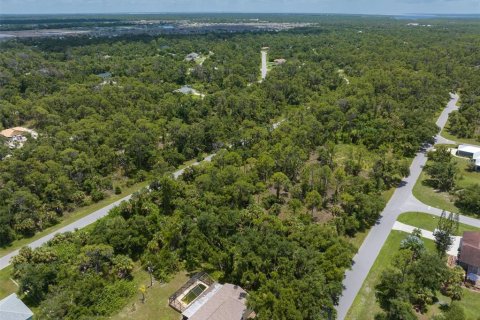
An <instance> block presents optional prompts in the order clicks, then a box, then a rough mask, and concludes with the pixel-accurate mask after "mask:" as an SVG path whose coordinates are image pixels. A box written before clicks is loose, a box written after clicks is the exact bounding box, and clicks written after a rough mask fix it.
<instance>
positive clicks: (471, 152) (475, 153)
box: [457, 144, 480, 159]
mask: <svg viewBox="0 0 480 320" xmlns="http://www.w3.org/2000/svg"><path fill="white" fill-rule="evenodd" d="M457 156H460V157H466V158H470V159H479V158H480V147H476V146H469V145H466V144H461V145H459V146H458V149H457Z"/></svg>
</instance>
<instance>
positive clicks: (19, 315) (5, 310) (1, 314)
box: [0, 293, 33, 320]
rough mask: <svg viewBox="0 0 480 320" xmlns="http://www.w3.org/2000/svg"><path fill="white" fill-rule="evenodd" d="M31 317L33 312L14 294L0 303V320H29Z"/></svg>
mask: <svg viewBox="0 0 480 320" xmlns="http://www.w3.org/2000/svg"><path fill="white" fill-rule="evenodd" d="M32 317H33V312H32V311H31V310H30V309H29V308H28V307H27V306H26V305H25V304H24V303H23V301H22V300H20V299H18V297H17V295H16V294H15V293H12V294H11V295H9V296H8V297H6V298H5V299H3V300H1V301H0V319H1V320H31V319H32Z"/></svg>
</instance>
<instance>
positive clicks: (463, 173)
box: [413, 157, 480, 212]
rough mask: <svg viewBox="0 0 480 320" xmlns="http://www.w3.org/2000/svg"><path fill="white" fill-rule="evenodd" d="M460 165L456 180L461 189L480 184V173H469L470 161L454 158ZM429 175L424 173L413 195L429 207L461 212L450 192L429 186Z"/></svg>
mask: <svg viewBox="0 0 480 320" xmlns="http://www.w3.org/2000/svg"><path fill="white" fill-rule="evenodd" d="M454 160H455V161H456V162H457V164H458V169H459V170H458V171H459V174H458V178H457V180H456V183H457V186H458V187H459V188H465V187H467V186H470V185H472V184H476V183H479V184H480V173H479V172H470V171H467V165H468V160H467V159H462V158H456V157H455V158H454ZM427 179H428V175H427V174H426V173H425V172H423V171H422V173H421V174H420V177H419V178H418V180H417V182H416V183H415V186H414V187H413V195H414V196H415V197H416V198H417V199H418V200H420V201H422V202H423V203H425V204H428V205H429V206H432V207H435V208H439V209H444V210H447V211H451V212H460V210H459V209H458V208H457V207H456V206H455V204H454V201H455V197H454V196H453V195H450V194H449V193H448V192H438V191H436V190H435V189H433V188H432V187H430V186H428V185H427V183H426V180H427Z"/></svg>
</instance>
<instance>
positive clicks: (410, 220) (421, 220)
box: [397, 212, 480, 236]
mask: <svg viewBox="0 0 480 320" xmlns="http://www.w3.org/2000/svg"><path fill="white" fill-rule="evenodd" d="M438 219H439V218H438V217H436V216H432V215H430V214H427V213H423V212H405V213H402V214H401V215H400V216H399V217H398V219H397V220H398V221H400V222H403V223H405V224H409V225H411V226H416V227H418V228H420V229H424V230H428V231H433V230H435V228H436V227H437V224H438ZM464 231H480V228H476V227H472V226H469V225H466V224H463V223H460V225H459V227H458V233H457V234H456V235H458V236H461V235H462V234H463V232H464Z"/></svg>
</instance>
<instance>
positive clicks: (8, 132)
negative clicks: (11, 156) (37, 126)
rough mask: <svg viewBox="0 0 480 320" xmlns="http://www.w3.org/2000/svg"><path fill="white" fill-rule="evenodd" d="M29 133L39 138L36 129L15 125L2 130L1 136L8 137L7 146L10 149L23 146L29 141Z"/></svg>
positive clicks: (34, 137)
mask: <svg viewBox="0 0 480 320" xmlns="http://www.w3.org/2000/svg"><path fill="white" fill-rule="evenodd" d="M27 135H30V136H31V137H32V138H33V139H37V138H38V133H37V132H36V131H34V130H32V129H27V128H24V127H13V128H8V129H5V130H2V131H0V136H3V137H5V138H7V146H8V147H10V149H14V148H21V147H22V146H23V144H24V143H25V142H26V141H27Z"/></svg>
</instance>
